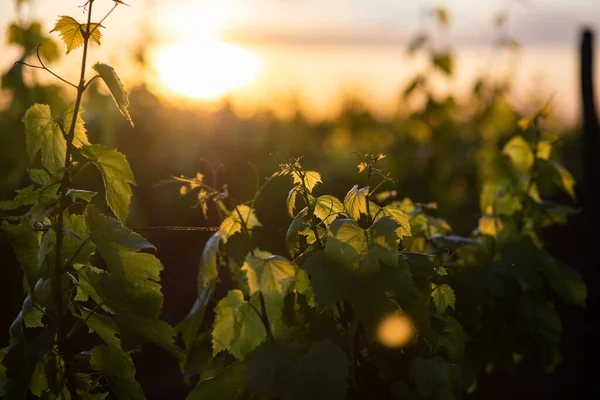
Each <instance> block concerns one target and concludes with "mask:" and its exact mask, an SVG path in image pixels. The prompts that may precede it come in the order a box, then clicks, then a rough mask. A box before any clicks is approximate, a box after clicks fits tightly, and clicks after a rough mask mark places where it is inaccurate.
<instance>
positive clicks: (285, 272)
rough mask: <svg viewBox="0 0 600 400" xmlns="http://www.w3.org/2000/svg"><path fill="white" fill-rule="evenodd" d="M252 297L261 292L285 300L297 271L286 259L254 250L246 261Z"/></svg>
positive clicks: (245, 265) (244, 268) (244, 269)
mask: <svg viewBox="0 0 600 400" xmlns="http://www.w3.org/2000/svg"><path fill="white" fill-rule="evenodd" d="M242 271H246V277H247V278H248V287H249V288H250V295H252V294H254V293H256V292H261V293H263V294H264V295H265V296H269V297H276V298H280V299H283V297H284V296H285V295H286V294H287V292H288V290H289V289H290V287H292V285H293V284H294V280H295V275H296V270H295V268H294V266H293V265H292V264H291V263H290V262H289V261H288V260H286V259H285V258H283V257H281V256H276V255H273V254H271V253H269V252H267V251H261V250H258V249H256V250H254V254H249V255H248V256H247V257H246V260H245V261H244V265H243V266H242Z"/></svg>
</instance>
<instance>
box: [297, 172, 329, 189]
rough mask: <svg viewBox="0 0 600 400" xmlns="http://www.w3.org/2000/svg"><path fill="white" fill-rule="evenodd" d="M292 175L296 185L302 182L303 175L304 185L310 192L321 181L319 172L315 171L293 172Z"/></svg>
mask: <svg viewBox="0 0 600 400" xmlns="http://www.w3.org/2000/svg"><path fill="white" fill-rule="evenodd" d="M292 176H293V177H294V183H296V184H298V185H299V184H301V183H302V176H304V185H305V186H306V189H307V190H308V191H309V192H312V191H313V189H314V188H315V186H317V184H319V183H321V182H323V181H322V180H321V174H319V173H318V172H317V171H302V172H294V173H293V174H292Z"/></svg>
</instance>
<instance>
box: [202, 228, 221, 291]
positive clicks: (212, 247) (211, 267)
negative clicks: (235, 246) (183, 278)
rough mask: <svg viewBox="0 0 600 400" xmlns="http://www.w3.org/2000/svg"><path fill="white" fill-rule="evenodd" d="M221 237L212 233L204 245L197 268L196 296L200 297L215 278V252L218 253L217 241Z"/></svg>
mask: <svg viewBox="0 0 600 400" xmlns="http://www.w3.org/2000/svg"><path fill="white" fill-rule="evenodd" d="M220 240H221V238H220V237H219V235H218V234H216V233H215V234H213V235H212V236H211V237H210V239H208V241H207V242H206V245H205V246H204V251H202V256H201V258H200V268H199V269H198V296H200V297H202V294H203V292H204V291H205V290H206V289H207V288H208V287H209V286H210V285H211V283H212V281H213V280H215V279H216V278H217V272H218V271H217V254H218V253H219V242H220Z"/></svg>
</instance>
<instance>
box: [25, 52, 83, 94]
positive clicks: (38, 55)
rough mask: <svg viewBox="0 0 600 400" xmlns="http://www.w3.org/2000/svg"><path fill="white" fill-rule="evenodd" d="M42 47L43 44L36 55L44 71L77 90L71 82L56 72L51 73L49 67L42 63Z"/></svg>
mask: <svg viewBox="0 0 600 400" xmlns="http://www.w3.org/2000/svg"><path fill="white" fill-rule="evenodd" d="M41 46H42V44H41V43H40V44H38V46H37V48H36V49H35V54H36V56H37V59H38V61H39V62H40V65H41V66H42V68H43V69H45V70H46V71H48V72H49V73H50V74H51V75H53V76H54V77H56V78H58V79H60V80H61V81H63V82H64V83H66V84H67V85H71V86H72V87H74V88H75V89H77V86H76V85H74V84H72V83H71V82H69V81H68V80H66V79H63V78H61V77H60V76H58V75H56V74H55V73H54V72H52V71H50V69H49V68H48V67H46V65H45V64H44V62H43V61H42V57H41V56H40V47H41Z"/></svg>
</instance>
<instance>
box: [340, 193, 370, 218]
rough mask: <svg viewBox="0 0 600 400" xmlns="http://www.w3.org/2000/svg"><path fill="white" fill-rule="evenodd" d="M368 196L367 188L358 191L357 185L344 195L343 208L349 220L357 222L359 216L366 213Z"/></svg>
mask: <svg viewBox="0 0 600 400" xmlns="http://www.w3.org/2000/svg"><path fill="white" fill-rule="evenodd" d="M368 195H369V188H368V187H364V188H361V189H359V188H358V185H354V187H353V188H352V189H350V191H349V192H348V193H347V194H346V198H345V199H344V208H345V209H346V213H347V214H348V216H349V217H350V218H352V219H353V220H355V221H358V219H359V218H360V214H366V213H367V196H368Z"/></svg>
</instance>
